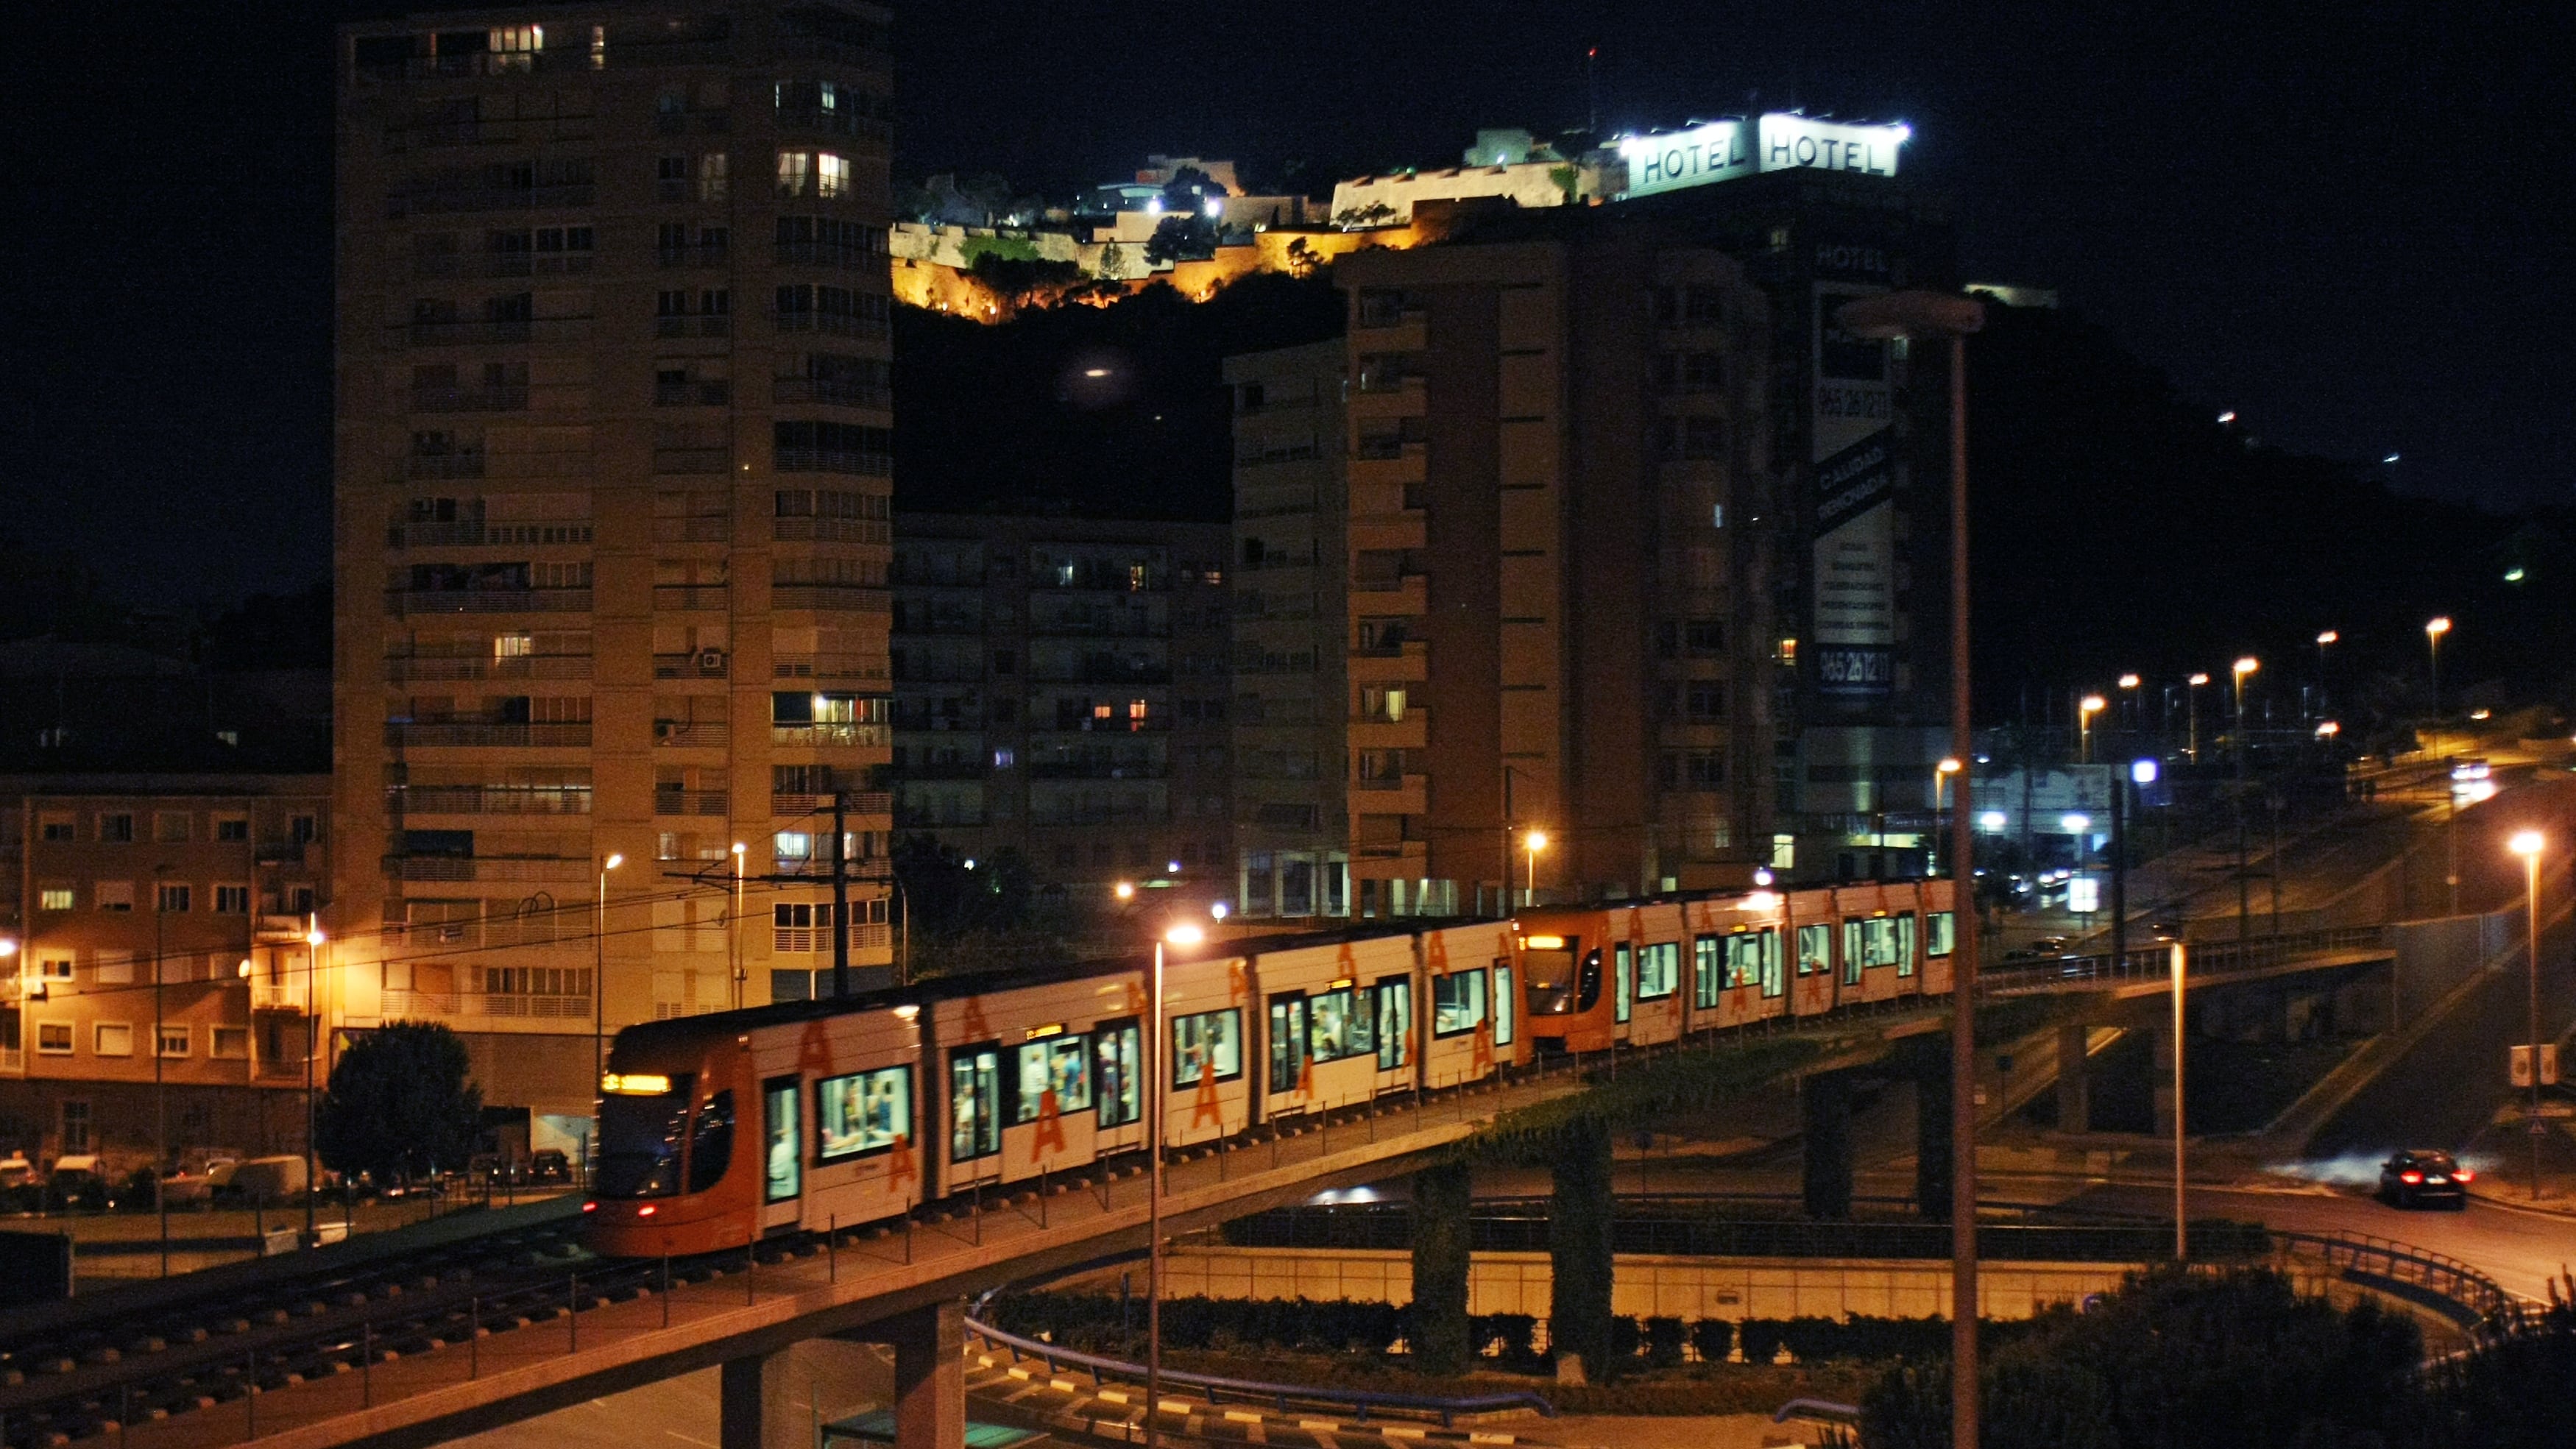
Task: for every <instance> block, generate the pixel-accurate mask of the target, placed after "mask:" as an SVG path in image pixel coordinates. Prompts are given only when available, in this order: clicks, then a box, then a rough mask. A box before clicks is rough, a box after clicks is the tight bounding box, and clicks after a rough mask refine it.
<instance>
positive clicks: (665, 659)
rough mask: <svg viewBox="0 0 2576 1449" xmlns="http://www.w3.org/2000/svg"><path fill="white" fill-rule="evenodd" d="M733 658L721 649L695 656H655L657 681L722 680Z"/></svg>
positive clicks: (655, 676) (706, 651) (654, 666)
mask: <svg viewBox="0 0 2576 1449" xmlns="http://www.w3.org/2000/svg"><path fill="white" fill-rule="evenodd" d="M731 663H732V658H731V656H729V655H727V654H726V653H725V651H723V650H721V649H701V650H699V651H697V652H696V653H694V654H656V655H654V656H653V677H654V678H655V679H722V678H724V677H725V673H726V670H727V667H728V666H729V665H730V664H731Z"/></svg>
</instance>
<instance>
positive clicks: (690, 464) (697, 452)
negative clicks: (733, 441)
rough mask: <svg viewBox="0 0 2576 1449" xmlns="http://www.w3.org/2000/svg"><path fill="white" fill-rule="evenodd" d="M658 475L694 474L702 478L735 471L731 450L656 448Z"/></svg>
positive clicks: (655, 459) (654, 467)
mask: <svg viewBox="0 0 2576 1449" xmlns="http://www.w3.org/2000/svg"><path fill="white" fill-rule="evenodd" d="M653 471H654V472H656V473H694V474H697V475H699V476H701V477H706V476H712V475H715V474H721V473H730V472H732V471H733V450H732V449H731V448H655V449H654V450H653Z"/></svg>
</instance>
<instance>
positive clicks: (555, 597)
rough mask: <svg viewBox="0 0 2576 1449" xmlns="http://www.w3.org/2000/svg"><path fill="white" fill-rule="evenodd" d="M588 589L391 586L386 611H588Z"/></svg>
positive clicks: (412, 615)
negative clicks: (392, 587)
mask: <svg viewBox="0 0 2576 1449" xmlns="http://www.w3.org/2000/svg"><path fill="white" fill-rule="evenodd" d="M589 612H590V590H588V589H387V590H385V613H386V614H387V615H389V616H392V617H396V618H417V617H420V616H422V615H427V614H586V613H589Z"/></svg>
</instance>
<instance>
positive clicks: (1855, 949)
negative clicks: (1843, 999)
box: [1843, 920, 1861, 986]
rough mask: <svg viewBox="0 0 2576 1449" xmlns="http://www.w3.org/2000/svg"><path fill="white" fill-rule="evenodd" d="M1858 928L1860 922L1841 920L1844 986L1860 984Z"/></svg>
mask: <svg viewBox="0 0 2576 1449" xmlns="http://www.w3.org/2000/svg"><path fill="white" fill-rule="evenodd" d="M1860 928H1861V922H1859V921H1857V920H1851V921H1845V922H1843V984H1844V985H1845V986H1858V985H1859V984H1860V966H1861V953H1860Z"/></svg>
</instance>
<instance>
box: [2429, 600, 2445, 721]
mask: <svg viewBox="0 0 2576 1449" xmlns="http://www.w3.org/2000/svg"><path fill="white" fill-rule="evenodd" d="M2450 632H2451V616H2450V615H2448V614H2443V615H2439V616H2437V617H2435V618H2431V619H2427V620H2425V621H2424V648H2425V649H2426V651H2428V652H2429V653H2430V654H2431V656H2432V660H2433V718H2435V719H2440V718H2441V717H2442V636H2443V635H2445V634H2448V633H2450Z"/></svg>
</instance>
